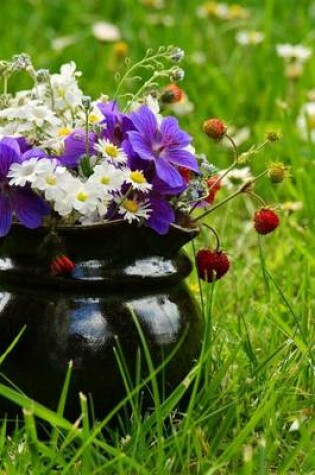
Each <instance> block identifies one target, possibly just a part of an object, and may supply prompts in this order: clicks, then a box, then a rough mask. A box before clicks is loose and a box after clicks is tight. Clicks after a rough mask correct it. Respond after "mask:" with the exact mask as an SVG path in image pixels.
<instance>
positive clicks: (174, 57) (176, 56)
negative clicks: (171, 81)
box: [170, 48, 185, 63]
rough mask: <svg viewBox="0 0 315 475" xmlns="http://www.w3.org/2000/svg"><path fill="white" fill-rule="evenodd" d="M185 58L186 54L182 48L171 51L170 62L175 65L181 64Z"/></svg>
mask: <svg viewBox="0 0 315 475" xmlns="http://www.w3.org/2000/svg"><path fill="white" fill-rule="evenodd" d="M184 56H185V53H184V51H183V50H182V49H181V48H174V49H173V50H172V51H171V54H170V60H171V61H173V63H180V62H181V61H182V59H183V58H184Z"/></svg>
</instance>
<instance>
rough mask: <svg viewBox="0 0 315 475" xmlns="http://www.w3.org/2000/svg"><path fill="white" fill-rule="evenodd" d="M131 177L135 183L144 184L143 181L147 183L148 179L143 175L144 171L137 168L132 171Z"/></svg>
mask: <svg viewBox="0 0 315 475" xmlns="http://www.w3.org/2000/svg"><path fill="white" fill-rule="evenodd" d="M130 178H131V180H132V181H134V182H135V183H139V184H142V183H146V181H147V180H146V179H145V178H144V176H143V173H142V172H140V171H138V170H136V171H134V172H131V173H130Z"/></svg>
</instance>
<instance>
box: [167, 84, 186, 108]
mask: <svg viewBox="0 0 315 475" xmlns="http://www.w3.org/2000/svg"><path fill="white" fill-rule="evenodd" d="M183 96H184V92H183V90H182V89H181V88H180V87H178V86H177V85H176V84H173V83H171V84H169V85H168V86H166V88H165V89H164V92H163V94H162V96H161V100H162V102H165V103H167V104H174V103H175V102H179V101H181V100H182V98H183Z"/></svg>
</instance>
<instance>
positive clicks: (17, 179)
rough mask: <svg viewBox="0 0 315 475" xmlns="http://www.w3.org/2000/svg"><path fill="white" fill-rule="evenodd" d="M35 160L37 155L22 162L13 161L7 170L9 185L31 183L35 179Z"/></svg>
mask: <svg viewBox="0 0 315 475" xmlns="http://www.w3.org/2000/svg"><path fill="white" fill-rule="evenodd" d="M37 161H38V158H37V157H32V158H30V159H29V160H25V161H24V162H22V163H13V164H12V165H11V167H10V170H9V172H8V178H10V180H9V183H10V185H15V186H25V185H26V182H28V183H33V181H35V179H36V165H37Z"/></svg>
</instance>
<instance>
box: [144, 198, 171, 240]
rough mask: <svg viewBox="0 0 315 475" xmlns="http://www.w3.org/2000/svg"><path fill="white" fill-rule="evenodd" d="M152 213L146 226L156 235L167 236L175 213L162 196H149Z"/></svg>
mask: <svg viewBox="0 0 315 475" xmlns="http://www.w3.org/2000/svg"><path fill="white" fill-rule="evenodd" d="M149 200H150V209H151V210H152V213H151V215H150V217H149V219H148V220H147V222H146V224H147V226H148V227H149V228H151V229H154V231H156V232H157V233H158V234H167V232H168V230H169V227H170V224H171V223H173V222H174V221H175V213H174V210H173V208H172V206H171V205H170V203H169V202H168V201H167V200H166V199H165V197H164V196H162V195H159V194H155V193H152V194H151V195H150V196H149Z"/></svg>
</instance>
